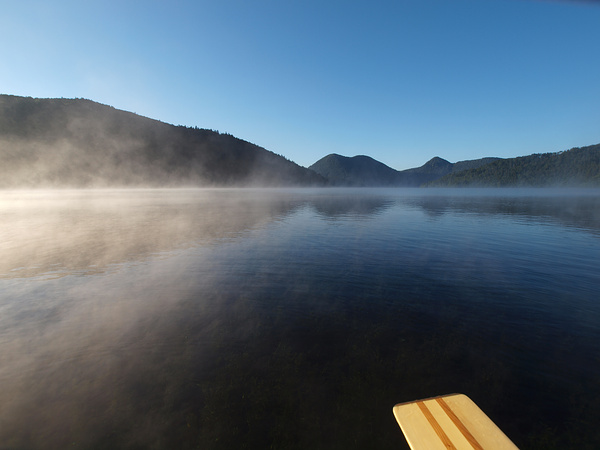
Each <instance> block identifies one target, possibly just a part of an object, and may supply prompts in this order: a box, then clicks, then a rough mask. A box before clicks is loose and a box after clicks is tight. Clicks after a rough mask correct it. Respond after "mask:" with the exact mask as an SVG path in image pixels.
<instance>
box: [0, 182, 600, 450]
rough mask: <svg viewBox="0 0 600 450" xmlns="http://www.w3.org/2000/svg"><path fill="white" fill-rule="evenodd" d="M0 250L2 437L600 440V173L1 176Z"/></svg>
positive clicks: (586, 444) (181, 443) (313, 443)
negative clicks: (327, 180)
mask: <svg viewBox="0 0 600 450" xmlns="http://www.w3.org/2000/svg"><path fill="white" fill-rule="evenodd" d="M0 252H1V254H2V258H1V259H0V448H7V449H8V448H11V449H13V448H14V449H38V448H44V449H63V448H86V449H88V448H94V449H96V448H107V449H108V448H152V449H172V448H178V449H186V448H190V449H191V448H215V449H218V448H256V449H259V448H260V449H264V448H303V449H305V448H323V449H325V448H327V449H330V448H345V449H348V448H378V449H388V448H389V449H392V448H394V449H396V448H407V447H406V444H405V441H404V438H403V436H402V433H401V431H400V429H399V428H398V426H397V425H396V423H395V420H394V417H393V415H392V407H393V405H394V404H396V403H399V402H403V401H409V400H414V399H417V398H423V397H430V396H435V395H441V394H448V393H454V392H461V393H465V394H467V395H469V396H470V397H471V398H472V399H473V400H474V401H475V402H476V403H477V404H479V405H480V406H481V408H482V409H483V410H484V411H485V412H486V413H487V414H488V415H489V416H490V417H491V418H492V420H494V421H495V422H496V423H497V424H498V425H499V426H500V428H502V429H503V431H505V433H506V434H507V435H508V436H509V437H510V438H511V439H512V440H513V441H514V442H515V444H517V445H518V446H519V447H521V448H590V449H591V448H598V447H599V446H600V431H599V430H598V427H597V423H598V421H599V420H600V379H599V377H598V373H600V356H599V355H600V340H599V339H598V338H599V337H600V303H599V301H598V299H599V298H600V271H599V270H598V268H599V267H600V192H599V191H598V190H593V189H591V190H574V189H571V190H552V189H544V190H519V189H498V190H495V189H487V190H460V189H454V190H448V191H444V190H436V189H362V190H360V189H280V190H269V189H245V190H242V189H205V190H202V189H190V190H176V189H172V190H143V189H140V190H88V191H85V190H79V191H78V190H62V191H60V190H57V191H3V192H1V193H0ZM403 446H404V447H403Z"/></svg>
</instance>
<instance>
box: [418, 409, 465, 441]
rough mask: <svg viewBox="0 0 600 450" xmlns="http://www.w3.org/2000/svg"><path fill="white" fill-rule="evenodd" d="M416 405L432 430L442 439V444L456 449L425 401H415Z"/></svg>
mask: <svg viewBox="0 0 600 450" xmlns="http://www.w3.org/2000/svg"><path fill="white" fill-rule="evenodd" d="M417 406H418V407H419V409H420V410H421V412H422V413H423V415H424V416H425V418H426V419H427V421H428V422H429V425H431V428H433V430H434V431H435V434H437V435H438V437H439V438H440V439H441V440H442V443H443V444H444V446H445V447H446V448H447V449H451V450H456V447H455V446H454V445H453V444H452V442H451V441H450V438H448V435H447V434H446V433H445V432H444V430H443V429H442V427H441V426H440V424H439V423H438V422H437V420H435V417H433V414H431V411H429V408H427V405H425V403H423V402H417Z"/></svg>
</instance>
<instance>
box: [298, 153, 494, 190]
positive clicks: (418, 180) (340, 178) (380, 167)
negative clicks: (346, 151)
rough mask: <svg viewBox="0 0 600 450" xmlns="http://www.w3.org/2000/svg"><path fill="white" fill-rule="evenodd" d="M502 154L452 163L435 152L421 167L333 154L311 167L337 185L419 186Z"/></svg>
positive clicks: (367, 157) (483, 163) (364, 157)
mask: <svg viewBox="0 0 600 450" xmlns="http://www.w3.org/2000/svg"><path fill="white" fill-rule="evenodd" d="M497 159H499V158H494V157H488V158H480V159H475V160H469V161H459V162H457V163H451V162H449V161H447V160H445V159H443V158H440V157H439V156H435V157H433V158H431V159H430V160H429V161H427V162H426V163H425V164H423V165H422V166H420V167H415V168H412V169H406V170H401V171H399V170H395V169H393V168H391V167H389V166H387V165H385V164H383V163H381V162H379V161H377V160H375V159H373V158H371V157H370V156H365V155H358V156H352V157H348V156H342V155H338V154H336V153H332V154H329V155H327V156H325V157H323V158H321V159H320V160H318V161H317V162H315V163H314V164H312V165H311V166H309V167H308V168H309V169H311V170H313V171H315V172H316V173H318V174H320V175H322V176H324V177H325V178H327V179H328V180H329V182H330V183H331V184H332V185H334V186H361V187H419V186H421V185H423V184H425V183H428V182H431V181H434V180H437V179H439V178H441V177H443V176H445V175H447V174H449V173H452V172H453V171H454V170H456V168H457V167H458V168H462V167H479V166H482V165H485V164H489V163H490V162H492V161H495V160H497Z"/></svg>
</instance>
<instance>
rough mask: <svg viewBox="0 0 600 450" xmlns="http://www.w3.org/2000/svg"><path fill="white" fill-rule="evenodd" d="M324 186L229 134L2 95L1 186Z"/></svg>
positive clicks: (80, 104)
mask: <svg viewBox="0 0 600 450" xmlns="http://www.w3.org/2000/svg"><path fill="white" fill-rule="evenodd" d="M323 184H325V180H324V179H323V177H321V176H320V175H317V174H315V173H314V172H312V171H310V170H308V169H306V168H303V167H300V166H299V165H297V164H295V163H294V162H292V161H289V160H287V159H285V158H284V157H282V156H279V155H276V154H275V153H272V152H270V151H267V150H265V149H264V148H261V147H259V146H257V145H254V144H251V143H249V142H246V141H243V140H241V139H237V138H235V137H233V136H231V135H229V134H221V133H218V132H216V131H212V130H205V129H199V128H188V127H183V126H174V125H169V124H166V123H163V122H159V121H157V120H153V119H149V118H146V117H142V116H139V115H137V114H134V113H130V112H126V111H121V110H118V109H115V108H113V107H110V106H106V105H102V104H99V103H96V102H93V101H90V100H84V99H35V98H30V97H16V96H9V95H0V188H30V187H111V186H151V187H152V186H286V185H302V186H306V185H323Z"/></svg>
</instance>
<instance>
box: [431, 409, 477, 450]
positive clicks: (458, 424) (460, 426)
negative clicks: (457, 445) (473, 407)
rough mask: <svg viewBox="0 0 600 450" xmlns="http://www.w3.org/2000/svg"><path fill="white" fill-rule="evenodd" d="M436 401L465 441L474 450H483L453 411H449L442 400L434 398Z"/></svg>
mask: <svg viewBox="0 0 600 450" xmlns="http://www.w3.org/2000/svg"><path fill="white" fill-rule="evenodd" d="M436 401H437V402H438V404H439V405H440V406H441V407H442V409H443V410H444V412H445V413H446V414H447V415H448V417H450V420H452V422H453V423H454V425H456V428H458V429H459V430H460V432H461V433H462V434H463V436H464V437H465V438H466V439H467V441H469V444H471V445H472V446H473V448H474V449H475V450H483V447H482V446H481V445H480V444H479V442H477V439H475V437H474V436H473V435H472V434H471V432H470V431H469V430H468V429H467V427H466V426H465V425H464V424H463V423H462V422H461V421H460V419H459V418H458V417H457V416H456V414H454V411H452V409H450V406H448V404H447V403H446V402H445V401H444V399H443V398H436Z"/></svg>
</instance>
